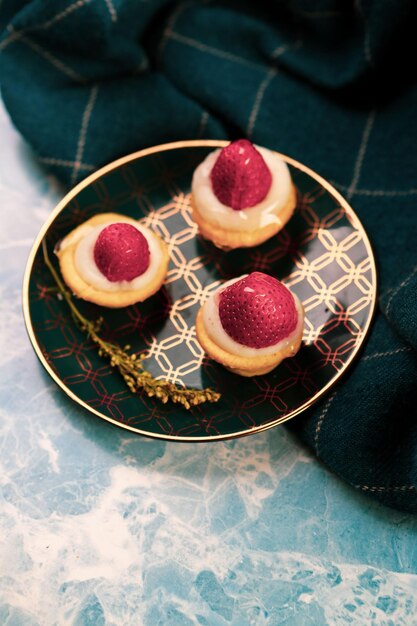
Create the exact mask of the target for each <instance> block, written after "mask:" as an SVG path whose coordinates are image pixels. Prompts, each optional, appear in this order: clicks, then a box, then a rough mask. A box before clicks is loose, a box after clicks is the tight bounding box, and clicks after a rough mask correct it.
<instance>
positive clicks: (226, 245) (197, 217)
mask: <svg viewBox="0 0 417 626" xmlns="http://www.w3.org/2000/svg"><path fill="white" fill-rule="evenodd" d="M296 205H297V190H296V188H295V186H294V185H291V193H290V195H289V197H288V200H287V202H286V204H285V205H284V206H283V207H280V208H279V210H278V211H277V213H276V214H277V215H278V216H279V220H280V221H279V223H276V224H267V225H266V226H263V227H262V228H257V229H256V230H251V231H242V230H230V229H229V230H228V229H225V228H222V227H221V226H218V225H217V224H212V223H211V222H209V221H208V220H206V219H205V218H204V217H203V216H202V215H201V213H200V212H199V211H198V208H197V207H196V205H195V202H194V200H193V197H192V196H191V208H192V215H193V219H194V221H195V222H196V224H197V225H198V228H199V231H200V234H201V235H202V236H203V237H204V238H205V239H209V240H210V241H212V242H213V243H214V245H215V246H217V247H218V248H223V249H225V250H232V249H235V248H252V247H253V246H257V245H259V244H261V243H263V242H264V241H267V239H270V238H271V237H273V236H274V235H275V234H276V233H278V232H279V231H280V230H281V229H282V228H284V226H285V224H286V223H287V222H288V221H289V219H290V218H291V216H292V214H293V213H294V209H295V207H296Z"/></svg>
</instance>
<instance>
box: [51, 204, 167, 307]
mask: <svg viewBox="0 0 417 626" xmlns="http://www.w3.org/2000/svg"><path fill="white" fill-rule="evenodd" d="M57 255H58V258H59V264H60V268H61V273H62V276H63V278H64V280H65V282H66V284H67V285H68V287H69V288H70V289H71V290H72V291H73V292H74V293H75V294H76V295H77V296H79V297H80V298H83V299H84V300H88V301H90V302H95V303H96V304H99V305H101V306H106V307H112V308H120V307H124V306H128V305H130V304H134V303H135V302H142V301H143V300H145V299H146V298H149V296H151V295H153V294H154V293H156V292H157V291H158V289H160V287H161V285H162V283H163V281H164V279H165V276H166V274H167V271H168V262H169V256H168V250H167V246H166V244H165V243H164V242H163V241H162V239H160V238H159V237H158V236H157V235H155V233H153V232H152V231H151V230H149V228H146V227H145V226H142V225H141V224H140V223H139V222H138V221H136V220H134V219H131V218H129V217H126V216H124V215H119V214H118V213H101V214H98V215H95V216H94V217H92V218H91V219H89V220H87V221H86V222H84V223H83V224H81V225H80V226H78V227H77V228H75V229H74V230H73V231H72V232H71V233H69V234H68V235H67V236H66V237H65V238H64V239H63V240H62V241H61V243H60V245H59V247H58V250H57Z"/></svg>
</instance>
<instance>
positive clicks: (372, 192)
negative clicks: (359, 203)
mask: <svg viewBox="0 0 417 626" xmlns="http://www.w3.org/2000/svg"><path fill="white" fill-rule="evenodd" d="M330 182H331V183H332V185H334V186H335V187H337V188H338V189H340V190H341V191H344V192H346V191H348V189H349V187H346V185H342V184H341V183H338V182H336V181H334V180H332V181H330ZM352 195H355V196H386V197H387V198H388V197H389V198H390V197H393V196H414V195H417V189H404V190H401V189H398V190H396V189H394V190H392V191H389V190H384V189H355V191H354V192H353V194H352Z"/></svg>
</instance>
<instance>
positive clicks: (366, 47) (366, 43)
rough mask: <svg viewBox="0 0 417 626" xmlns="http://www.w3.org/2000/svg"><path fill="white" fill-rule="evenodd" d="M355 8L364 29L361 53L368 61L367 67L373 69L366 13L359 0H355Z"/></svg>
mask: <svg viewBox="0 0 417 626" xmlns="http://www.w3.org/2000/svg"><path fill="white" fill-rule="evenodd" d="M355 9H356V11H357V13H358V15H359V17H360V18H361V20H362V23H363V30H364V39H363V53H364V56H365V61H366V62H367V63H368V65H369V67H371V68H372V69H373V68H374V67H375V64H374V60H373V58H372V54H371V32H370V29H369V28H368V24H367V19H366V15H365V11H364V10H363V6H362V1H361V0H355Z"/></svg>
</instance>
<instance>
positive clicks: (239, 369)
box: [195, 305, 303, 376]
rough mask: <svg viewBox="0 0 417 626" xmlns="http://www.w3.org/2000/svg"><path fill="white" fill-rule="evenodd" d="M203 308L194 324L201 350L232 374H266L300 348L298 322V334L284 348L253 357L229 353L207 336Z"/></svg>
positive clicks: (300, 331) (300, 338)
mask: <svg viewBox="0 0 417 626" xmlns="http://www.w3.org/2000/svg"><path fill="white" fill-rule="evenodd" d="M203 309H204V305H203V306H202V307H201V309H200V310H199V312H198V313H197V319H196V325H195V330H196V335H197V339H198V341H199V342H200V344H201V346H202V348H203V350H204V351H205V352H206V353H207V354H208V356H209V357H210V358H211V359H213V360H214V361H217V362H218V363H220V364H221V365H223V366H224V367H225V368H226V369H228V370H230V371H231V372H233V373H234V374H239V375H240V376H260V375H261V374H268V372H271V371H272V370H273V369H275V368H276V367H277V365H279V364H280V363H281V361H283V360H284V359H286V358H287V357H291V356H294V355H295V354H296V353H297V352H298V350H299V348H300V345H301V340H302V338H303V325H302V324H300V330H299V332H298V335H296V336H295V337H294V340H293V342H292V343H291V344H290V345H289V346H287V347H286V348H284V349H281V350H278V351H277V352H274V353H272V354H263V355H259V356H255V357H246V356H239V355H236V354H231V353H230V352H228V351H227V350H224V348H221V347H220V346H218V345H217V344H216V343H215V342H214V341H213V340H212V339H211V337H209V335H208V333H207V331H206V329H205V326H204V318H203Z"/></svg>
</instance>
